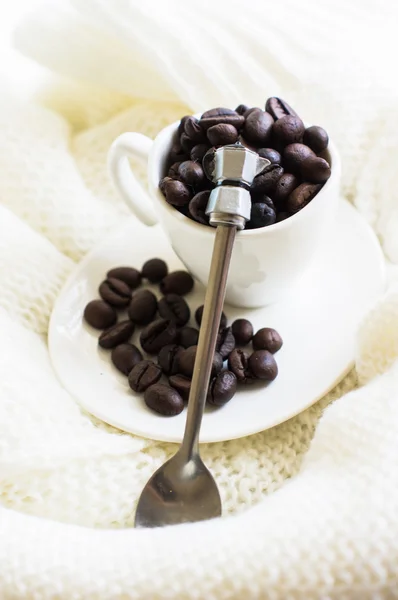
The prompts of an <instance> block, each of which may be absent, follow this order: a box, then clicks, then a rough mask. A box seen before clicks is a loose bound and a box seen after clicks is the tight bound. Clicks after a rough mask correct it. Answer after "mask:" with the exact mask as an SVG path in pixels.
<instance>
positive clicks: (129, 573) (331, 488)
mask: <svg viewBox="0 0 398 600" xmlns="http://www.w3.org/2000/svg"><path fill="white" fill-rule="evenodd" d="M397 17H398V10H397V7H396V4H395V3H390V2H387V1H385V0H381V1H380V0H379V1H378V2H375V0H365V1H364V2H359V1H358V2H354V3H350V4H348V5H347V4H346V3H344V2H342V0H336V1H334V2H331V1H329V0H327V1H324V2H319V1H318V2H315V0H306V1H305V2H302V3H300V4H297V3H295V2H293V0H285V1H284V2H280V3H279V4H278V5H277V7H276V5H275V3H274V2H270V1H269V0H265V1H264V0H261V1H260V0H253V1H252V2H250V3H248V4H247V5H246V4H243V3H242V2H237V1H236V0H228V2H227V1H226V0H219V2H208V1H206V2H201V3H197V2H195V1H194V0H189V1H187V0H185V2H182V1H180V2H179V1H177V0H168V1H167V2H160V1H158V2H156V1H155V0H146V1H145V3H141V2H138V0H113V1H112V2H107V1H105V0H102V1H101V0H85V1H83V0H74V2H73V5H66V4H65V3H63V2H58V3H56V4H55V3H51V4H50V5H48V6H46V7H45V8H43V9H39V10H38V11H37V10H35V11H33V13H32V15H31V16H29V17H27V18H26V19H25V20H24V21H23V22H22V23H21V24H20V25H19V27H18V30H17V32H16V35H15V43H16V46H17V47H18V48H19V49H20V50H21V51H22V52H24V53H25V54H26V55H28V56H31V57H33V58H35V59H36V60H37V61H39V62H40V63H41V64H42V65H44V66H45V67H50V68H51V69H52V70H53V71H54V72H55V73H56V74H57V81H56V85H54V84H46V85H44V86H43V85H41V86H40V89H39V91H37V92H36V94H35V99H34V100H35V101H34V102H33V101H32V100H31V101H27V100H26V99H25V100H21V96H23V95H24V93H22V94H21V93H20V90H19V93H18V96H19V98H16V97H15V94H14V89H13V86H12V85H4V86H3V91H2V95H1V100H0V101H1V110H0V169H1V175H0V331H1V332H2V342H3V343H2V351H1V361H0V502H1V506H0V597H1V598H2V599H3V598H4V600H8V599H13V600H14V599H16V598H18V599H20V598H23V599H30V598H35V599H40V600H41V599H43V600H44V599H45V600H47V599H51V600H53V599H55V598H57V599H61V600H64V599H65V600H70V599H71V598H73V599H78V600H80V599H82V600H83V599H85V600H86V599H88V600H94V599H100V600H103V599H106V600H108V599H109V600H111V599H112V600H115V599H116V600H126V599H130V598H131V599H140V600H142V599H144V600H158V599H162V600H163V599H167V598H178V599H179V598H181V599H194V598H195V599H205V600H213V599H217V600H218V599H221V600H224V599H228V600H232V599H234V600H243V599H245V600H246V598H247V599H263V598H264V599H268V598H269V599H278V600H286V599H296V598H297V599H302V600H311V599H321V598H322V599H325V600H326V599H334V598H336V599H345V598H347V599H355V600H357V599H358V600H366V599H367V598H369V599H370V598H371V599H374V600H376V599H382V598H383V599H388V598H398V582H397V566H396V565H397V564H398V543H397V539H398V516H397V515H398V512H397V508H396V507H397V505H398V492H397V490H398V485H397V484H398V469H397V466H398V465H397V462H398V461H397V456H398V408H397V396H398V363H397V356H398V277H397V266H396V264H397V263H398V246H397V237H398V236H397V232H398V223H397V219H398V214H397V206H398V202H397V201H398V198H397V186H396V182H395V179H396V178H395V172H396V165H395V162H396V151H397V141H398V119H397V117H398V114H397V113H398V109H397V106H398V104H397V101H398V83H397V79H396V77H395V71H396V69H395V64H394V61H395V56H396V55H397V51H398V43H397V39H396V34H395V29H396V25H397V22H398V20H397ZM181 47H182V48H183V52H182V51H181ZM20 60H22V59H20ZM18 62H19V60H18ZM42 73H43V72H41V74H42ZM12 79H13V80H15V79H18V77H17V76H16V74H15V73H14V72H13V77H12ZM21 89H22V90H23V92H24V91H25V86H22V88H21ZM271 94H281V95H282V96H283V97H286V98H287V99H288V100H289V101H290V102H291V103H292V104H294V105H295V107H297V109H298V110H299V111H300V112H301V114H302V115H303V117H304V118H305V119H306V120H308V121H311V122H314V123H320V124H323V125H324V126H325V127H327V128H328V129H329V131H330V132H331V134H332V135H333V137H334V139H335V141H336V143H337V144H338V146H339V148H340V150H341V154H342V158H343V165H344V176H343V190H344V193H345V194H346V195H347V197H348V198H349V199H350V200H351V201H353V202H354V203H355V205H356V206H357V207H358V209H359V210H360V211H361V212H362V214H363V215H364V216H365V218H366V219H368V221H369V222H370V223H371V224H372V226H373V227H374V228H375V230H376V232H377V233H378V235H379V237H380V240H381V241H382V244H383V247H384V250H385V252H386V256H387V258H388V259H389V275H390V279H389V281H390V284H389V290H388V292H387V293H386V295H385V297H384V298H382V299H381V300H380V302H379V303H378V305H377V306H376V307H375V308H374V310H373V311H372V312H371V313H370V314H369V315H368V317H367V319H366V320H365V322H364V323H363V325H362V327H361V330H360V332H359V334H358V354H357V362H356V369H357V370H356V373H355V372H353V373H351V374H350V375H349V376H348V377H347V378H346V379H345V380H344V381H343V382H342V383H341V384H340V385H339V386H338V388H337V389H336V390H335V391H334V392H333V393H332V394H329V395H328V396H327V397H326V398H324V399H323V400H322V401H321V402H319V403H318V404H317V405H315V406H313V407H312V408H310V409H309V410H307V411H305V412H304V413H302V414H301V415H299V416H298V417H296V418H294V419H292V420H290V421H289V422H287V423H285V424H283V425H281V426H279V427H276V428H274V429H272V430H270V431H267V432H263V433H260V434H258V435H255V436H251V437H249V438H245V439H242V440H236V441H232V442H225V443H222V444H213V445H206V446H204V448H203V455H204V459H205V461H206V462H207V464H208V465H209V467H210V468H211V469H212V471H213V473H214V474H215V477H216V479H217V482H218V484H219V486H220V490H221V494H222V498H223V505H224V517H223V518H222V519H220V520H217V521H214V522H211V523H202V524H195V525H184V526H181V527H175V528H172V529H165V530H159V531H135V530H134V529H131V528H130V527H131V525H132V516H133V509H134V502H135V500H136V498H137V495H138V494H139V491H140V489H141V487H142V485H143V484H144V483H145V481H146V480H147V478H148V477H149V475H150V474H151V473H152V472H153V470H154V469H155V468H156V467H157V466H158V465H159V464H160V463H161V462H162V461H163V460H164V459H165V458H166V457H167V456H168V455H170V453H171V452H173V451H174V447H173V446H172V445H170V444H162V443H154V442H150V441H147V440H142V439H139V438H135V437H133V436H128V435H123V434H120V433H118V432H116V431H114V430H112V429H111V428H109V427H106V426H104V425H102V424H100V423H97V422H94V421H93V420H91V419H90V418H89V417H88V416H87V415H84V414H82V413H81V412H80V410H79V408H78V406H77V405H76V404H75V402H74V401H73V399H72V398H70V397H69V396H68V394H67V393H66V392H65V391H64V390H63V389H62V388H61V387H60V386H59V384H58V382H57V380H56V379H55V377H54V375H53V373H52V371H51V366H50V364H49V359H48V353H47V349H46V344H45V334H46V331H47V326H48V319H49V316H50V313H51V308H52V305H53V302H54V300H55V298H56V295H57V293H58V291H59V289H60V287H61V286H62V283H63V281H64V280H65V278H66V277H67V276H68V274H69V273H70V272H71V270H72V269H73V266H74V264H75V263H76V261H78V260H79V259H80V258H81V257H82V256H83V255H84V254H85V253H86V252H87V250H89V249H90V248H91V247H93V245H95V244H96V243H97V242H98V241H100V240H101V239H102V238H103V236H104V235H105V234H106V233H107V232H108V231H109V230H110V229H111V228H113V227H117V225H118V222H120V220H121V219H123V218H125V215H126V211H125V208H124V207H123V205H122V204H121V201H120V200H119V199H118V197H117V195H116V194H115V192H114V191H113V190H112V188H111V186H110V183H109V180H108V178H107V174H106V171H105V158H106V151H107V148H108V146H109V144H110V142H111V141H112V140H113V139H114V137H116V135H118V134H119V133H122V132H123V131H127V130H131V131H134V130H135V131H141V132H143V133H146V134H148V135H150V136H154V135H156V133H157V131H159V130H160V129H161V128H162V127H163V126H164V125H165V124H166V123H168V122H170V121H172V120H175V119H177V118H179V117H180V116H182V115H183V114H184V113H186V112H193V111H196V110H202V109H205V108H208V107H210V106H212V105H217V104H225V105H227V106H234V105H236V104H238V103H240V102H246V103H252V104H260V105H261V104H262V103H263V101H264V98H265V97H267V96H269V95H271ZM134 168H135V169H136V170H137V171H138V173H139V174H140V176H141V178H142V179H143V181H144V180H145V169H144V168H143V166H142V165H138V164H135V165H134ZM333 400H336V401H335V402H334V403H333V404H332V405H331V403H332V401H333ZM325 409H326V410H325ZM323 411H324V412H323ZM315 429H316V431H315ZM314 432H315V435H314ZM10 509H12V510H10Z"/></svg>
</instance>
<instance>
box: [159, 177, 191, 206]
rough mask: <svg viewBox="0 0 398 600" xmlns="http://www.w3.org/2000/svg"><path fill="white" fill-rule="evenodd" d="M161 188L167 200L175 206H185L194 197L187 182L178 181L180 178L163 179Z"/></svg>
mask: <svg viewBox="0 0 398 600" xmlns="http://www.w3.org/2000/svg"><path fill="white" fill-rule="evenodd" d="M160 189H161V190H162V192H163V194H164V195H165V197H166V200H167V202H168V203H169V204H172V205H173V206H184V204H188V202H189V201H190V199H191V198H192V192H191V190H190V189H189V188H188V187H187V186H186V185H185V183H183V182H182V181H178V179H171V177H164V179H162V181H161V184H160Z"/></svg>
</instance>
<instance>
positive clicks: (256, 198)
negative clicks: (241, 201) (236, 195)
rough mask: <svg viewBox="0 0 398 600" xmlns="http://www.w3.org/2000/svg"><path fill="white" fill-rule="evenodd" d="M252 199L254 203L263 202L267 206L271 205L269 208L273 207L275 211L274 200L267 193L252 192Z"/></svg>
mask: <svg viewBox="0 0 398 600" xmlns="http://www.w3.org/2000/svg"><path fill="white" fill-rule="evenodd" d="M251 200H252V203H253V204H256V203H257V202H259V203H262V204H266V205H267V206H269V208H272V210H274V211H275V204H274V203H273V201H272V200H271V198H270V197H269V196H267V195H266V194H261V193H260V194H254V193H253V194H252V196H251Z"/></svg>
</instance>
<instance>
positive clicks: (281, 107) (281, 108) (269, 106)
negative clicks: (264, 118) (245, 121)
mask: <svg viewBox="0 0 398 600" xmlns="http://www.w3.org/2000/svg"><path fill="white" fill-rule="evenodd" d="M265 110H266V111H267V112H269V114H270V115H272V117H273V118H274V119H275V120H277V119H281V118H282V117H285V116H286V115H293V116H295V117H297V116H298V115H297V113H296V111H295V110H293V109H292V107H291V106H289V104H288V103H287V102H285V100H282V98H276V97H275V96H274V97H272V98H268V100H267V102H266V104H265Z"/></svg>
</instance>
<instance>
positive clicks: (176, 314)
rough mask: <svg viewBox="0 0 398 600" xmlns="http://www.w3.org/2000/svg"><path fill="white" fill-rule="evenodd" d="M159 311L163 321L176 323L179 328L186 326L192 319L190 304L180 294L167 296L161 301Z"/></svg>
mask: <svg viewBox="0 0 398 600" xmlns="http://www.w3.org/2000/svg"><path fill="white" fill-rule="evenodd" d="M158 310H159V314H160V316H161V317H163V319H169V320H171V321H174V322H175V324H176V325H177V326H178V327H182V326H183V325H186V323H188V321H189V319H190V317H191V311H190V310H189V306H188V304H187V303H186V302H185V300H184V298H181V296H179V295H178V294H166V296H164V297H163V298H161V299H160V300H159V303H158Z"/></svg>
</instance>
